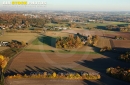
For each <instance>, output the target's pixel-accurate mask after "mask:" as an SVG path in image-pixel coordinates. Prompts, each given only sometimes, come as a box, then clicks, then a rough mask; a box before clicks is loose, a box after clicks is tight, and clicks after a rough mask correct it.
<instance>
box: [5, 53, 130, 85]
mask: <svg viewBox="0 0 130 85" xmlns="http://www.w3.org/2000/svg"><path fill="white" fill-rule="evenodd" d="M106 55H107V56H106ZM109 56H111V57H109ZM115 56H116V54H109V53H108V54H104V55H100V54H93V55H92V54H91V55H87V54H86V55H85V54H60V53H44V52H22V53H21V54H19V55H18V56H16V57H15V58H14V60H13V62H12V63H11V64H10V66H9V68H8V70H7V72H6V73H7V74H8V75H11V74H13V73H14V74H16V73H28V74H29V73H31V72H44V71H48V72H53V71H55V72H64V71H65V72H77V71H78V72H79V71H87V72H99V73H100V74H101V79H100V80H95V81H89V80H79V81H77V83H75V82H76V81H75V80H62V81H63V82H64V84H61V81H60V80H59V79H54V80H55V81H54V82H53V83H52V82H51V79H48V80H46V79H26V80H25V79H6V80H5V85H22V84H23V85H69V84H70V85H95V84H96V85H106V84H107V85H117V84H119V83H120V84H121V85H129V84H128V83H126V82H123V81H120V80H117V79H113V78H111V77H109V76H107V75H106V74H105V71H106V68H108V67H111V66H114V67H115V66H118V65H120V66H128V65H127V64H126V63H122V62H120V61H117V60H114V59H113V58H112V57H115ZM10 72H11V73H10ZM43 81H44V82H43ZM67 81H69V82H70V83H69V84H68V83H67ZM43 83H44V84H43Z"/></svg>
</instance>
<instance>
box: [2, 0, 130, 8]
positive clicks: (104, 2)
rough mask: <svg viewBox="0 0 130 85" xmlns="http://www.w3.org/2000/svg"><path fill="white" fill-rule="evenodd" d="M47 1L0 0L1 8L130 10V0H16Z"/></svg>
mask: <svg viewBox="0 0 130 85" xmlns="http://www.w3.org/2000/svg"><path fill="white" fill-rule="evenodd" d="M14 1H27V2H40V1H41V2H46V5H44V6H43V5H27V6H20V5H18V6H17V5H4V4H3V2H12V0H0V10H65V11H130V5H129V3H130V0H14Z"/></svg>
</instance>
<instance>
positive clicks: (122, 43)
mask: <svg viewBox="0 0 130 85" xmlns="http://www.w3.org/2000/svg"><path fill="white" fill-rule="evenodd" d="M111 45H112V47H113V48H130V40H111Z"/></svg>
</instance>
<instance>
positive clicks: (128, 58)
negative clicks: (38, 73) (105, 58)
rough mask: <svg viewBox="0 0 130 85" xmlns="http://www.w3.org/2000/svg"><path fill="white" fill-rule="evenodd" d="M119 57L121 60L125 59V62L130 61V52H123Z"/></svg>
mask: <svg viewBox="0 0 130 85" xmlns="http://www.w3.org/2000/svg"><path fill="white" fill-rule="evenodd" d="M119 59H120V60H123V61H125V62H130V52H126V53H124V54H121V55H120V56H119Z"/></svg>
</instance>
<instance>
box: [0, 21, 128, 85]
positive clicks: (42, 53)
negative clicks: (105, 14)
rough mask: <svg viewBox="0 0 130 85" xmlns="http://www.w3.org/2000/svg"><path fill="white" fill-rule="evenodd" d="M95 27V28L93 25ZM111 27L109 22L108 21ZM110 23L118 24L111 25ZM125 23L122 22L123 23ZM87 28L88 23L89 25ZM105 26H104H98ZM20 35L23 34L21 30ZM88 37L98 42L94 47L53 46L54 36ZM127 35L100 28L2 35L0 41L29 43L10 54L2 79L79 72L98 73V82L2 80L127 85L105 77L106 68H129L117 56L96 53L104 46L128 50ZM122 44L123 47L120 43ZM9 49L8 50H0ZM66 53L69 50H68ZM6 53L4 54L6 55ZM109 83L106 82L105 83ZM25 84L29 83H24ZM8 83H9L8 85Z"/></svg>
mask: <svg viewBox="0 0 130 85" xmlns="http://www.w3.org/2000/svg"><path fill="white" fill-rule="evenodd" d="M94 24H95V25H94ZM110 24H111V22H110ZM113 24H121V23H117V22H113ZM123 24H125V23H123ZM89 25H90V24H89ZM92 25H93V26H98V25H101V24H96V23H93V24H92ZM102 25H105V24H102ZM23 32H24V31H23ZM77 33H80V34H81V35H84V36H88V35H97V36H99V39H98V43H97V45H96V46H89V45H87V46H83V47H81V48H77V49H75V48H72V49H60V48H56V47H55V43H56V39H57V38H58V37H68V36H69V35H70V34H77ZM115 36H122V37H124V38H126V39H127V40H115V39H114V37H115ZM129 39H130V38H129V33H125V32H114V31H107V30H101V29H94V30H86V29H78V28H73V29H68V30H62V31H47V32H46V33H44V34H43V33H42V32H40V33H30V32H28V33H11V32H6V33H5V34H4V35H2V36H0V40H1V41H11V40H18V41H24V42H27V43H29V45H28V46H26V47H25V48H24V49H22V52H20V53H19V54H17V55H15V54H16V53H13V54H12V55H10V56H14V55H15V56H14V57H13V58H11V60H10V63H9V65H8V66H7V69H6V73H5V76H8V75H15V74H21V75H24V74H27V75H30V73H32V72H34V73H39V72H42V73H43V72H50V73H52V72H56V73H59V72H63V73H64V72H78V73H81V72H82V71H85V72H90V73H99V74H100V75H101V79H99V80H77V81H76V80H66V79H61V80H58V79H54V80H53V81H54V82H53V83H52V82H50V81H51V79H46V78H45V79H40V78H39V79H31V78H29V79H26V81H25V79H24V78H23V79H8V78H6V79H5V85H14V84H16V82H19V83H17V85H21V84H24V85H29V84H30V85H36V84H38V85H40V84H42V83H43V82H44V84H46V85H54V83H55V85H57V84H59V83H61V81H63V82H65V85H68V82H71V83H69V84H72V85H74V84H75V85H87V84H89V83H90V84H97V85H105V84H108V85H116V84H119V83H120V84H122V85H124V84H125V85H129V84H128V83H127V82H123V81H120V80H116V79H113V78H111V77H109V76H107V75H106V68H108V67H111V66H114V67H116V66H121V67H123V66H125V67H129V65H128V64H127V63H124V62H121V61H119V60H117V58H118V56H119V55H120V54H119V53H114V52H111V51H110V52H104V53H100V52H99V51H100V49H101V48H103V47H104V46H107V47H110V48H116V47H119V48H120V47H122V48H128V46H129V43H130V41H129ZM123 43H125V44H123ZM6 49H9V47H0V50H1V51H4V50H6ZM68 50H69V51H68ZM8 53H9V52H7V54H8ZM107 80H109V81H111V82H109V81H107ZM27 82H29V83H27ZM9 83H11V84H9Z"/></svg>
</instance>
